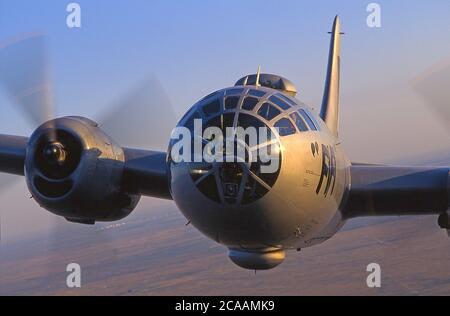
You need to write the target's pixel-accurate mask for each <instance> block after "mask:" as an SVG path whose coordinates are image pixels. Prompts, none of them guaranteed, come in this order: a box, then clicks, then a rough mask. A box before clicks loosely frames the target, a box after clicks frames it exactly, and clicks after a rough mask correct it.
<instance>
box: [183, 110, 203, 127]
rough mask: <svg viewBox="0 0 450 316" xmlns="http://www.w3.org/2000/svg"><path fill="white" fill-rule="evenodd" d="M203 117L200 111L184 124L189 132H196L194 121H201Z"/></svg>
mask: <svg viewBox="0 0 450 316" xmlns="http://www.w3.org/2000/svg"><path fill="white" fill-rule="evenodd" d="M201 118H202V116H201V115H200V113H199V112H198V111H195V112H194V113H193V114H192V115H191V116H190V117H189V118H188V119H187V120H186V123H184V126H185V127H187V128H188V129H189V130H191V131H193V130H194V120H197V119H201Z"/></svg>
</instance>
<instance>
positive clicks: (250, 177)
mask: <svg viewBox="0 0 450 316" xmlns="http://www.w3.org/2000/svg"><path fill="white" fill-rule="evenodd" d="M245 91H247V94H246V95H244V96H242V95H243V93H244V92H245ZM269 93H271V92H268V91H267V90H264V88H261V89H258V88H250V89H249V88H245V89H242V88H232V89H228V90H222V91H219V92H216V93H213V94H211V95H209V96H208V97H207V98H204V99H203V100H202V101H200V102H199V103H197V104H196V105H195V106H194V107H193V108H192V109H191V110H190V111H189V114H187V115H186V116H185V117H184V118H183V119H182V120H181V121H180V124H179V126H183V127H187V128H189V129H190V130H191V131H193V130H194V120H195V119H202V120H203V121H202V129H203V134H200V135H199V134H195V133H192V135H191V136H190V137H191V142H190V144H191V146H190V150H191V155H187V156H190V159H191V160H190V161H185V164H183V163H182V162H183V161H181V162H180V161H177V160H176V159H174V160H172V159H171V158H169V160H168V163H169V164H170V166H171V168H177V167H178V168H180V167H181V168H184V166H185V167H186V168H187V171H188V173H189V176H190V178H191V180H192V182H193V184H194V185H195V186H196V187H197V188H198V190H199V191H200V192H201V193H202V194H203V195H204V196H205V197H207V198H208V199H210V200H212V201H215V202H217V203H222V204H228V205H246V204H249V203H253V202H255V201H257V200H259V199H260V198H262V197H263V196H264V195H265V194H266V193H268V192H269V191H270V190H271V188H272V187H273V186H274V185H275V183H276V180H277V178H278V176H279V173H280V171H281V159H282V152H281V150H280V148H281V145H280V143H279V135H277V134H276V133H275V131H274V129H273V128H271V127H270V125H271V124H268V123H267V122H266V121H265V120H267V121H273V120H274V119H275V118H276V117H277V116H279V115H280V114H281V110H280V108H279V107H280V106H277V105H275V104H273V103H271V102H265V103H264V104H263V105H262V106H261V107H259V104H260V103H263V102H264V101H261V98H264V96H265V95H266V94H269ZM278 100H279V101H278V102H283V103H285V104H287V103H286V102H285V101H283V100H282V98H279V99H278ZM254 110H255V112H256V110H258V115H257V114H256V113H249V112H247V111H254ZM263 118H264V119H265V120H264V119H263ZM289 124H290V126H289ZM209 127H218V128H219V129H220V130H221V131H222V135H223V136H222V135H217V134H214V133H216V132H211V131H213V130H215V131H217V129H209V132H211V133H209V132H207V133H205V131H207V129H208V128H209ZM250 127H254V128H256V131H257V132H256V134H255V132H254V130H252V129H250ZM276 127H278V129H279V131H280V135H281V136H285V135H288V134H290V133H295V132H296V129H295V126H294V124H292V122H291V121H290V120H289V119H286V122H285V121H283V120H280V121H279V122H278V123H277V126H276ZM229 131H231V132H229ZM265 131H267V135H265V134H261V132H263V133H264V132H265ZM227 133H231V134H230V135H228V134H227ZM233 133H235V134H233ZM255 136H256V139H255ZM183 137H184V136H183ZM182 140H183V138H181V136H180V138H178V139H174V140H172V141H171V143H170V148H169V152H171V148H172V147H173V146H174V144H175V143H176V142H177V141H182ZM199 140H200V143H201V146H198V144H199V143H198V141H199ZM196 142H197V143H196ZM214 142H215V144H223V146H215V145H214V146H211V144H214ZM196 147H198V149H199V152H200V154H198V153H196V151H195V148H196ZM229 148H231V151H229ZM184 150H185V148H181V150H180V152H179V156H185V157H187V156H186V155H184V154H185V152H184ZM205 153H206V156H205ZM177 154H178V152H177ZM213 157H222V158H223V159H222V160H220V161H211V160H209V159H210V158H213ZM171 170H173V169H171ZM185 170H186V169H185Z"/></svg>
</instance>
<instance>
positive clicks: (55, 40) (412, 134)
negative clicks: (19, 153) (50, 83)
mask: <svg viewBox="0 0 450 316" xmlns="http://www.w3.org/2000/svg"><path fill="white" fill-rule="evenodd" d="M69 2H70V1H62V0H58V1H55V0H41V1H29V0H14V1H13V0H0V42H3V41H5V40H7V39H9V38H11V37H14V36H17V35H18V34H21V33H26V32H30V31H36V30H39V31H44V32H45V33H46V34H47V35H48V45H49V58H50V60H51V63H52V70H53V72H52V76H53V78H54V90H55V91H54V92H55V101H56V104H57V113H56V114H57V115H58V116H61V115H69V114H77V115H83V116H87V117H94V118H95V117H96V116H98V115H100V114H101V113H102V112H104V111H105V110H107V108H108V105H109V104H111V102H113V101H114V100H116V99H117V98H118V97H119V96H121V95H122V94H124V93H126V92H127V91H128V90H129V89H130V88H131V87H132V86H134V85H135V84H136V83H138V82H139V81H140V80H141V79H142V78H144V77H145V76H146V75H147V74H150V73H152V74H155V75H156V76H157V77H158V78H159V79H160V81H161V83H162V85H163V86H164V87H165V89H166V90H167V92H168V94H169V95H170V97H171V100H172V102H173V104H174V107H175V110H176V112H177V114H178V116H181V115H182V114H183V113H184V112H185V111H186V110H187V109H188V107H190V106H191V105H192V104H193V103H194V102H195V101H196V100H198V99H199V98H201V97H202V96H203V95H206V94H208V93H209V92H211V91H213V90H217V89H220V88H223V87H225V86H230V85H232V84H234V82H235V81H236V80H237V79H239V78H240V77H242V76H243V75H246V74H248V73H253V72H255V71H256V69H257V66H258V65H261V66H262V70H263V71H264V72H270V73H278V74H281V75H283V76H285V77H287V78H289V79H290V80H292V81H293V82H294V83H295V84H296V85H297V88H298V90H299V91H300V93H299V98H300V99H302V100H303V101H305V102H306V103H309V104H311V105H313V106H316V108H317V105H318V104H319V103H320V100H321V97H322V88H323V81H324V73H325V67H326V59H327V54H328V44H329V35H328V34H327V31H329V30H330V28H331V24H332V20H333V18H334V15H335V14H339V15H340V16H341V19H342V29H343V31H345V32H346V35H345V36H344V38H343V43H342V98H341V101H342V102H341V113H342V115H341V137H342V140H343V143H344V146H345V148H347V150H348V153H349V156H350V158H351V159H352V160H358V161H372V162H382V161H389V160H395V159H398V158H401V157H405V156H409V155H420V154H424V153H427V152H433V151H439V150H443V149H448V148H450V136H449V133H448V129H445V127H444V125H445V124H447V125H448V122H443V121H439V120H437V118H436V116H435V115H434V114H433V112H432V111H430V110H429V109H428V108H427V107H428V105H427V104H426V102H424V101H423V100H421V99H420V98H419V97H418V96H417V95H416V94H415V92H414V91H413V90H412V89H411V86H410V84H411V81H412V80H413V79H414V78H415V77H416V76H417V75H419V74H420V73H421V72H423V71H424V70H426V69H427V68H429V67H430V66H432V65H433V64H435V63H437V62H439V61H441V60H443V59H447V58H449V57H450V41H449V40H448V38H449V35H448V34H450V23H449V22H448V21H449V20H450V2H449V1H448V0H433V1H411V0H404V1H400V0H397V1H393V0H389V1H378V3H379V4H380V5H381V9H382V12H381V14H382V15H381V19H382V20H381V22H382V27H381V28H379V29H373V28H369V27H367V25H366V18H367V15H368V13H367V12H366V6H367V4H368V3H370V2H371V1H355V0H347V1H342V0H341V1H335V0H333V1H331V0H330V1H299V0H292V1H270V2H269V1H264V0H244V1H243V0H223V1H218V0H216V1H200V0H196V1H194V0H190V1H186V0H183V1H182V0H177V1H167V0H164V1H148V0H126V1H125V0H114V1H106V0H83V1H78V3H79V4H80V5H81V9H82V16H81V19H82V27H81V29H69V28H68V27H67V26H66V22H65V20H66V15H67V13H66V5H67V4H68V3H69ZM0 104H1V106H0V133H10V134H21V135H29V133H30V132H31V131H32V129H33V127H31V126H28V125H27V122H26V121H25V120H24V119H23V118H22V116H21V113H20V112H18V111H15V109H14V104H12V103H11V101H10V100H9V99H8V98H7V97H6V96H5V95H4V94H3V92H2V90H1V89H0ZM154 119H155V117H149V118H148V122H149V124H151V122H152V120H154ZM25 192H26V189H25V185H24V184H23V183H22V184H18V185H17V186H16V187H14V188H12V189H9V190H7V191H5V192H3V193H2V194H1V195H0V198H1V199H2V204H3V207H4V209H3V213H5V214H4V217H6V219H4V222H6V221H7V222H8V224H7V226H8V227H5V223H3V224H2V226H3V230H4V232H5V231H6V233H7V234H8V236H13V235H17V234H21V233H22V232H23V231H26V232H29V231H30V227H29V224H25V223H23V221H21V220H20V219H21V218H23V217H24V216H25V215H27V216H33V229H35V230H39V229H42V227H44V225H40V223H44V222H46V221H47V219H48V216H47V215H46V214H45V212H44V211H43V210H41V209H40V208H39V207H37V206H35V205H34V202H33V201H29V200H28V199H27V198H26V197H27V196H28V194H26V193H25ZM19 197H23V198H22V199H21V198H19ZM11 198H14V199H13V200H12V199H11ZM6 200H8V201H7V202H5V203H6V205H5V204H4V201H6ZM147 203H153V202H151V201H149V202H147ZM28 214H31V215H28Z"/></svg>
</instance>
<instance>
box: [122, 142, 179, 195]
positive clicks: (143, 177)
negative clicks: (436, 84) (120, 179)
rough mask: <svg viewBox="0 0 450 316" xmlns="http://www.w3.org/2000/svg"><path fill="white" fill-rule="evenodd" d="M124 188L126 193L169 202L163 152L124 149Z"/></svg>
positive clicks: (164, 154)
mask: <svg viewBox="0 0 450 316" xmlns="http://www.w3.org/2000/svg"><path fill="white" fill-rule="evenodd" d="M124 152H125V172H124V188H125V190H126V191H128V192H134V193H138V194H140V195H145V196H151V197H157V198H161V199H168V200H171V199H172V196H171V194H170V190H169V178H168V173H167V164H166V157H167V154H166V153H165V152H158V151H149V150H141V149H131V148H124Z"/></svg>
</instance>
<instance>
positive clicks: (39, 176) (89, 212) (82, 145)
mask: <svg viewBox="0 0 450 316" xmlns="http://www.w3.org/2000/svg"><path fill="white" fill-rule="evenodd" d="M124 160H125V155H124V152H123V149H122V148H121V147H120V146H118V145H117V144H116V143H115V142H114V141H113V140H112V139H111V138H110V137H109V136H107V135H106V134H105V133H104V132H103V131H102V130H101V129H100V128H99V127H98V124H97V123H95V122H93V121H91V120H89V119H86V118H82V117H64V118H59V119H55V120H52V121H49V122H46V123H44V124H43V125H41V126H40V127H39V128H38V129H37V130H36V131H35V132H34V133H33V134H32V136H31V137H30V139H29V142H28V146H27V154H26V160H25V176H26V181H27V185H28V189H29V191H30V192H31V194H32V196H33V198H34V199H35V200H36V201H37V202H38V203H39V204H40V206H42V207H43V208H45V209H47V210H48V211H50V212H52V213H54V214H56V215H59V216H63V217H65V218H66V219H67V220H69V221H73V222H79V223H86V224H93V223H95V222H96V221H114V220H119V219H122V218H124V217H126V216H127V215H129V214H130V213H131V211H132V210H133V209H134V208H135V207H136V205H137V203H138V201H139V199H140V196H139V195H135V194H130V193H127V192H124V191H123V189H122V178H123V172H124Z"/></svg>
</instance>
